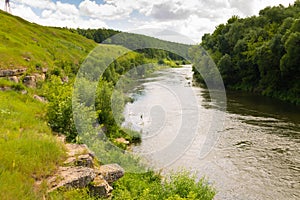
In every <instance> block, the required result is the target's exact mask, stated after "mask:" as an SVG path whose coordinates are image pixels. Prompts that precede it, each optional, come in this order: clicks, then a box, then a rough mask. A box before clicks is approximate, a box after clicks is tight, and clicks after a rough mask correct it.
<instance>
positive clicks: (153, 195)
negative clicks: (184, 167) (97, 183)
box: [113, 171, 215, 200]
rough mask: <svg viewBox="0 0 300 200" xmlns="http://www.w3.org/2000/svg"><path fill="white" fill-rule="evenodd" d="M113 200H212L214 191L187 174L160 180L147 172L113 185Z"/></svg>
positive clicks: (131, 176)
mask: <svg viewBox="0 0 300 200" xmlns="http://www.w3.org/2000/svg"><path fill="white" fill-rule="evenodd" d="M113 187H114V190H113V199H116V200H118V199H122V200H123V199H128V200H131V199H136V200H137V199H149V200H152V199H153V200H156V199H168V200H170V199H176V200H177V199H178V200H179V199H191V200H192V199H195V200H196V199H197V200H199V199H201V200H208V199H213V197H214V195H215V191H214V189H213V188H212V187H211V186H209V185H208V184H207V182H206V181H205V180H204V179H200V180H199V181H198V182H196V181H195V176H191V175H189V173H188V172H178V173H174V174H172V175H171V176H170V177H169V178H168V179H165V180H162V178H161V176H159V175H158V174H156V173H154V172H152V171H148V172H146V173H144V174H125V176H124V177H123V178H121V179H120V180H118V181H117V182H116V183H114V185H113Z"/></svg>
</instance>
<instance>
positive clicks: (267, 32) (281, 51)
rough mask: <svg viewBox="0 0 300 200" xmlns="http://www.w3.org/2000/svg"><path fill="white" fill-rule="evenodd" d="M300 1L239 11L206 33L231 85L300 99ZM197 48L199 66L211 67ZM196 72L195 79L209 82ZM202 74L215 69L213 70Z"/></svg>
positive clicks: (207, 45)
mask: <svg viewBox="0 0 300 200" xmlns="http://www.w3.org/2000/svg"><path fill="white" fill-rule="evenodd" d="M298 4H299V2H298V1H297V2H295V4H294V5H291V6H289V7H286V8H285V7H283V6H282V5H280V6H277V7H267V8H265V9H263V10H261V11H260V15H259V16H257V17H256V16H253V17H248V18H245V19H239V18H238V17H236V16H233V17H232V18H231V19H229V20H228V22H227V24H226V25H224V24H221V25H219V26H218V27H217V28H216V30H215V31H214V33H212V34H205V35H204V36H203V38H202V43H201V45H202V46H203V47H204V48H205V49H206V50H207V51H208V52H209V54H210V56H211V58H212V59H213V60H214V62H215V63H217V66H218V68H219V71H220V73H221V75H222V77H223V81H224V84H225V86H226V87H227V88H230V89H242V90H246V91H251V92H258V93H261V94H263V95H267V96H271V97H275V98H279V99H281V100H285V101H289V102H292V103H295V104H300V100H299V99H300V98H299V95H300V92H299V85H300V83H299V80H300V70H299V69H300V68H299V63H300V60H299V58H300V56H299V55H300V50H299V46H300V45H299V44H300V43H299V42H300V35H299V34H300V32H299V31H300V21H299V12H300V7H299V5H298ZM193 49H194V50H192V52H193V54H194V61H195V63H196V65H200V66H203V65H206V66H203V67H202V68H205V67H206V68H210V67H209V63H207V62H205V60H206V59H205V58H202V59H201V58H199V56H195V54H197V47H194V48H193ZM198 50H199V49H198ZM201 53H202V52H201V51H199V52H198V54H201ZM200 57H201V55H200ZM203 57H205V56H203ZM194 71H195V78H196V79H197V80H198V81H199V82H202V83H203V79H202V77H201V75H200V74H199V73H198V72H197V71H196V70H194ZM201 73H203V74H202V75H205V76H211V74H213V73H211V72H210V71H209V69H207V70H205V72H201Z"/></svg>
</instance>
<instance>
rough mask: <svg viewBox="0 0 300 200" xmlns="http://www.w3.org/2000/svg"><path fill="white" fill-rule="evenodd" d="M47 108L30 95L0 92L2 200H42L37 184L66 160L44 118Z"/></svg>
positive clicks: (0, 184) (0, 186) (0, 176)
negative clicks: (35, 185) (35, 184)
mask: <svg viewBox="0 0 300 200" xmlns="http://www.w3.org/2000/svg"><path fill="white" fill-rule="evenodd" d="M44 107H45V106H44V105H43V104H42V103H40V102H38V101H36V100H34V99H32V98H31V97H29V96H27V95H22V94H19V93H17V92H14V91H9V92H0V124H1V126H0V197H1V198H0V199H14V200H15V199H16V200H17V199H22V200H23V199H40V198H41V197H40V196H39V195H41V194H42V193H43V192H42V193H37V192H35V190H39V188H35V187H34V182H35V181H37V180H42V179H43V178H45V177H47V176H48V175H50V174H51V173H52V172H53V171H54V170H55V169H56V166H57V165H58V163H60V162H61V161H62V158H63V157H64V150H63V147H62V145H60V144H59V143H58V142H57V141H56V140H55V138H54V137H53V136H52V135H51V130H50V129H49V127H48V126H47V124H46V122H45V121H44V119H43V117H44V114H45V108H44Z"/></svg>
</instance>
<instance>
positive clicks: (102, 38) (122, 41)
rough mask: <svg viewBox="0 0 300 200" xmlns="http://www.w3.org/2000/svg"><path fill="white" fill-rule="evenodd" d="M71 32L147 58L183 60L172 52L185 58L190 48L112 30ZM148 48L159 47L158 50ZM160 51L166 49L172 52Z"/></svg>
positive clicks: (79, 30) (184, 45) (74, 30)
mask: <svg viewBox="0 0 300 200" xmlns="http://www.w3.org/2000/svg"><path fill="white" fill-rule="evenodd" d="M71 31H72V32H77V33H79V34H80V35H83V36H85V37H87V38H89V39H92V40H94V41H95V42H97V43H102V42H104V43H106V44H116V45H122V46H124V47H126V48H128V49H136V51H137V52H139V53H143V54H144V55H145V56H146V57H148V58H156V59H165V58H168V59H170V60H184V59H183V58H182V57H181V56H179V55H178V54H177V53H174V51H175V52H181V54H183V56H185V57H187V56H188V49H189V48H190V47H191V46H190V45H186V44H180V43H175V42H168V41H164V40H160V39H157V38H153V37H149V36H145V35H140V34H135V33H125V32H120V31H116V30H112V29H71ZM119 33H121V34H119ZM149 47H160V49H157V48H149ZM139 48H142V49H139ZM162 49H168V50H171V51H173V52H169V51H164V50H162Z"/></svg>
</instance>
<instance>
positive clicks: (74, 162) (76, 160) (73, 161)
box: [64, 154, 94, 168]
mask: <svg viewBox="0 0 300 200" xmlns="http://www.w3.org/2000/svg"><path fill="white" fill-rule="evenodd" d="M64 165H67V166H82V167H89V168H92V167H93V166H94V164H93V158H92V157H91V156H90V155H89V154H85V155H79V156H74V157H69V158H68V159H67V160H66V161H65V162H64Z"/></svg>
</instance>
